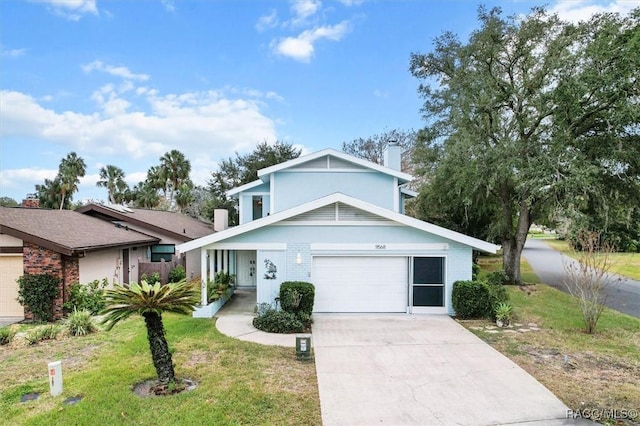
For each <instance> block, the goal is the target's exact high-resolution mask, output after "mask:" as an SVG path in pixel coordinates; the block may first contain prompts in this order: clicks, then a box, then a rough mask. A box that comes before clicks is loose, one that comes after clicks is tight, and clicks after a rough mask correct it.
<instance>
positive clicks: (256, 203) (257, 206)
mask: <svg viewBox="0 0 640 426" xmlns="http://www.w3.org/2000/svg"><path fill="white" fill-rule="evenodd" d="M262 203H263V200H262V195H254V196H253V215H252V219H253V220H256V219H260V218H261V217H262V211H263V210H262Z"/></svg>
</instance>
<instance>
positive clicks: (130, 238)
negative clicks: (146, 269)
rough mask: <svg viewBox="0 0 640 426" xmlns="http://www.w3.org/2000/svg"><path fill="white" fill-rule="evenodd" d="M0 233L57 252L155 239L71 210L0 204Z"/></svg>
mask: <svg viewBox="0 0 640 426" xmlns="http://www.w3.org/2000/svg"><path fill="white" fill-rule="evenodd" d="M0 233H2V234H7V235H11V236H13V237H16V238H20V239H21V240H23V241H27V242H29V243H33V244H37V245H39V246H42V247H45V248H48V249H50V250H53V251H56V252H58V253H62V254H65V255H67V256H71V255H73V254H74V253H80V252H85V251H95V250H100V249H104V248H110V247H130V246H136V245H147V244H155V243H157V242H158V241H160V239H159V238H155V237H151V236H148V235H145V234H142V233H140V232H137V231H134V230H131V229H126V228H125V227H117V226H116V225H114V224H112V223H109V222H105V221H104V220H100V219H96V218H93V217H91V216H87V215H83V214H81V213H78V212H76V211H73V210H48V209H32V208H21V207H0Z"/></svg>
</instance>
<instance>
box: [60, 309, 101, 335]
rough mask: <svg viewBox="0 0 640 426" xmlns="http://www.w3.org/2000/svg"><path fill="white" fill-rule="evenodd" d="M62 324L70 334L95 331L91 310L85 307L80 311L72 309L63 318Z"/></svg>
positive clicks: (83, 333)
mask: <svg viewBox="0 0 640 426" xmlns="http://www.w3.org/2000/svg"><path fill="white" fill-rule="evenodd" d="M64 325H65V326H66V327H67V330H68V331H69V334H71V335H72V336H84V335H85V334H89V333H93V332H94V331H96V326H95V324H94V323H93V318H92V317H91V312H90V311H88V310H87V309H83V310H80V311H79V310H77V309H74V310H73V312H71V313H70V314H69V316H68V317H67V319H66V320H65V322H64Z"/></svg>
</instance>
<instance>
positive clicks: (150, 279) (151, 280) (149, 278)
mask: <svg viewBox="0 0 640 426" xmlns="http://www.w3.org/2000/svg"><path fill="white" fill-rule="evenodd" d="M140 281H146V282H147V284H149V285H154V284H155V283H159V282H160V273H159V272H154V273H153V274H151V275H147V274H142V276H141V277H140Z"/></svg>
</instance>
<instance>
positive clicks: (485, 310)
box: [451, 281, 493, 319]
mask: <svg viewBox="0 0 640 426" xmlns="http://www.w3.org/2000/svg"><path fill="white" fill-rule="evenodd" d="M451 299H452V302H453V309H454V310H455V311H456V316H457V317H460V318H463V319H464V318H490V317H492V316H493V306H492V304H491V297H490V294H489V285H488V284H487V283H485V282H483V281H456V282H454V283H453V292H452V294H451Z"/></svg>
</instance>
